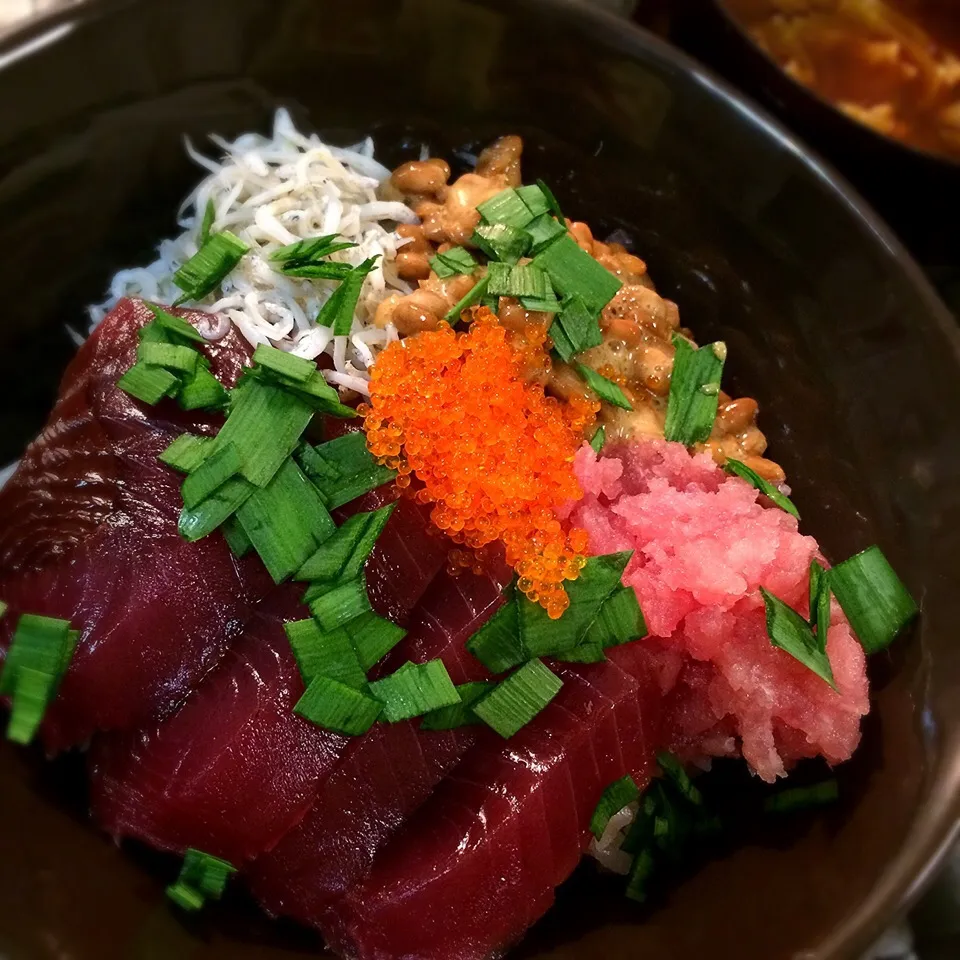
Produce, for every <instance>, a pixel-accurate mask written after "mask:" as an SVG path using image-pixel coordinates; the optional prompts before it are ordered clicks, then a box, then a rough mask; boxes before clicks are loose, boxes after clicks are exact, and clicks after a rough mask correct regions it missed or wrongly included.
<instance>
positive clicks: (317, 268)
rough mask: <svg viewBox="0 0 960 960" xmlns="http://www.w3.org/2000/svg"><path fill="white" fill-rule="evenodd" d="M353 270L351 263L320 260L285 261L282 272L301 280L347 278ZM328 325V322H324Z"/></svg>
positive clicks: (342, 279)
mask: <svg viewBox="0 0 960 960" xmlns="http://www.w3.org/2000/svg"><path fill="white" fill-rule="evenodd" d="M352 271H353V267H352V266H350V264H349V263H339V262H333V261H330V260H320V261H316V262H308V263H285V264H284V265H283V266H282V267H281V268H280V272H281V273H283V275H284V276H287V277H297V278H298V279H301V280H340V281H341V282H342V281H344V280H346V279H347V277H349V276H350V274H351V272H352ZM324 326H326V324H324Z"/></svg>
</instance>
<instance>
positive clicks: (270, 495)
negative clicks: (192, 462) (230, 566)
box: [188, 421, 336, 629]
mask: <svg viewBox="0 0 960 960" xmlns="http://www.w3.org/2000/svg"><path fill="white" fill-rule="evenodd" d="M228 422H229V421H228ZM188 480H189V478H188ZM237 519H238V520H239V521H240V524H241V526H242V527H243V531H244V533H246V535H247V537H248V538H249V539H250V542H251V543H252V544H253V546H254V549H255V550H256V551H257V553H258V554H259V555H260V559H261V560H263V563H264V566H265V567H266V568H267V570H268V571H269V573H270V576H271V577H273V579H274V582H276V583H282V582H283V581H284V580H286V579H287V577H291V576H293V574H294V573H296V572H297V570H299V569H300V568H301V567H302V566H303V564H304V562H305V561H306V560H307V558H308V557H309V556H311V554H313V552H314V551H315V550H316V549H317V547H318V546H319V545H320V544H321V543H323V542H324V541H325V540H327V539H329V538H330V537H331V536H332V535H333V532H334V530H335V529H336V528H335V526H334V522H333V520H332V519H331V517H330V514H329V513H328V511H327V508H326V507H325V506H324V505H323V501H322V500H321V499H320V494H319V493H317V490H316V488H315V487H314V486H313V484H312V483H311V482H310V481H309V480H308V479H307V478H306V477H305V476H304V475H303V473H302V471H301V470H300V468H299V467H298V466H297V465H296V463H294V461H293V460H291V459H288V460H286V461H285V462H284V463H283V465H282V466H281V467H280V469H279V470H278V471H277V473H276V476H274V478H273V479H272V480H271V481H270V483H268V484H267V486H266V487H264V488H262V489H258V490H256V491H255V492H254V493H253V494H252V496H250V498H249V499H248V500H247V501H246V502H245V503H244V504H243V505H242V506H241V507H240V509H239V510H238V511H237ZM330 629H332V627H331V628H330Z"/></svg>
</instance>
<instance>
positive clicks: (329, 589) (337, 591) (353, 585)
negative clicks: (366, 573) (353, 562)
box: [304, 575, 370, 631]
mask: <svg viewBox="0 0 960 960" xmlns="http://www.w3.org/2000/svg"><path fill="white" fill-rule="evenodd" d="M307 597H309V599H307ZM304 599H305V600H306V602H307V605H308V606H309V607H310V612H311V613H312V614H313V615H314V617H316V619H317V620H318V621H319V623H320V626H321V627H323V629H324V630H328V631H329V630H336V628H337V627H342V626H344V624H346V623H349V622H350V621H351V620H353V619H354V618H355V617H359V616H361V615H363V614H365V613H370V598H369V597H368V596H367V583H366V580H365V579H364V578H363V576H362V575H361V576H359V577H357V578H356V579H355V580H348V581H346V582H345V583H333V584H331V583H327V582H324V581H320V582H319V583H314V584H312V585H311V587H310V589H309V590H308V591H307V594H306V596H305V597H304Z"/></svg>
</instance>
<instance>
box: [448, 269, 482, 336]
mask: <svg viewBox="0 0 960 960" xmlns="http://www.w3.org/2000/svg"><path fill="white" fill-rule="evenodd" d="M489 285H490V276H489V274H488V275H487V276H485V277H484V278H483V279H482V280H480V281H479V282H478V283H476V284H474V286H473V287H472V288H471V289H470V290H468V291H467V292H466V294H464V296H463V298H462V299H461V300H460V302H459V303H456V304H454V305H453V306H452V307H451V308H450V310H449V311H448V312H447V315H446V317H445V318H444V319H445V320H446V321H447V323H449V324H450V325H451V326H454V327H455V326H456V325H457V324H458V323H459V322H460V319H461V314H462V313H463V311H464V310H468V309H469V308H470V307H472V306H474V305H475V304H477V303H479V302H480V301H481V300H482V299H483V298H484V297H485V296H486V295H487V287H488V286H489Z"/></svg>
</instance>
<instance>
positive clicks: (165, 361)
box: [137, 340, 200, 373]
mask: <svg viewBox="0 0 960 960" xmlns="http://www.w3.org/2000/svg"><path fill="white" fill-rule="evenodd" d="M199 357H200V355H199V354H198V353H197V351H196V350H192V349H191V348H190V347H181V346H178V345H175V344H172V343H157V342H155V341H149V340H148V341H146V342H144V343H141V344H140V346H139V347H138V348H137V359H138V360H140V361H141V362H143V363H147V364H150V366H153V367H165V368H166V369H167V370H171V371H174V372H177V373H193V372H194V371H195V370H196V369H197V360H198V359H199Z"/></svg>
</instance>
